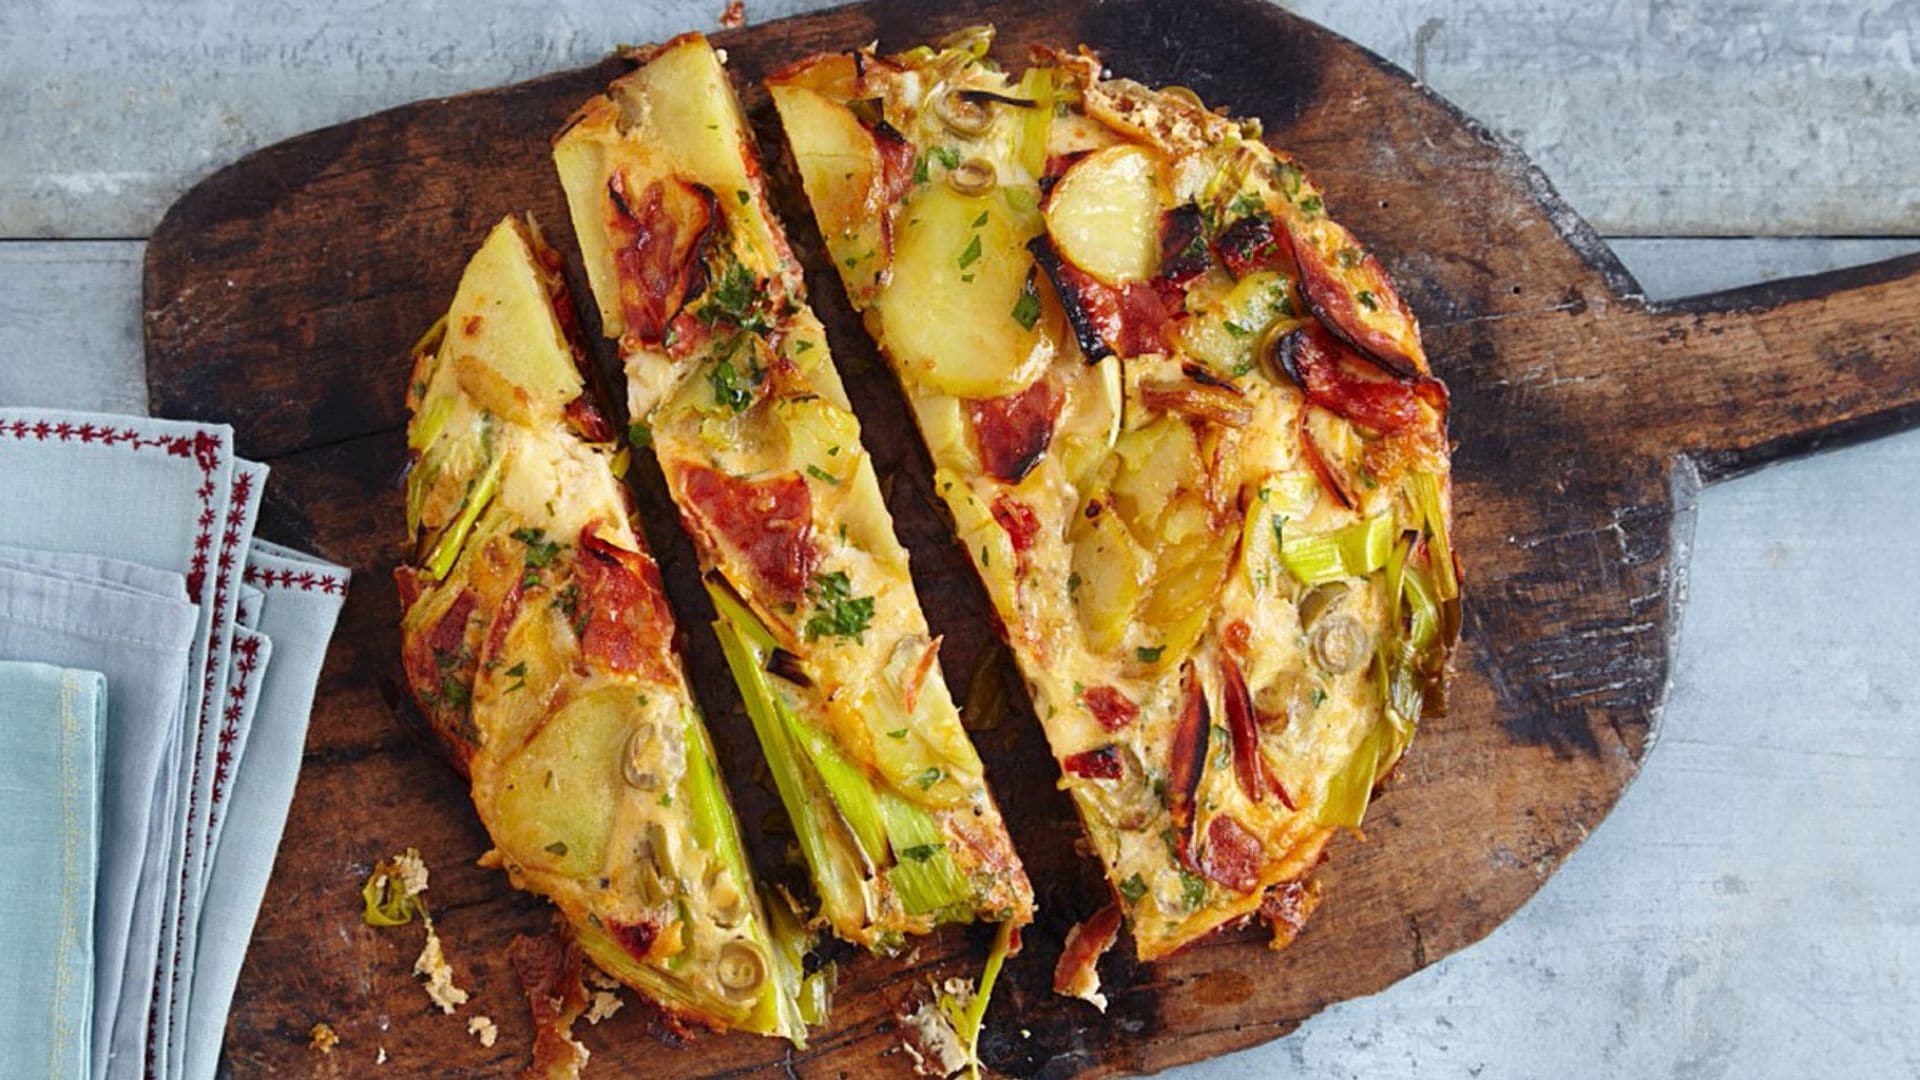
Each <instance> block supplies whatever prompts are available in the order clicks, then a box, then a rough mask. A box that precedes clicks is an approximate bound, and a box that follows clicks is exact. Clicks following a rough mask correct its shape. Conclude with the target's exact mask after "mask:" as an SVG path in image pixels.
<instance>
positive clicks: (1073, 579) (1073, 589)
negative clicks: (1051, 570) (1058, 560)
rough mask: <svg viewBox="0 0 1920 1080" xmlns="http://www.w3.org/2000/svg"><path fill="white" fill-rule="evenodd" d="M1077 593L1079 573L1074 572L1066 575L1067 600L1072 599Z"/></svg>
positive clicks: (1078, 589)
mask: <svg viewBox="0 0 1920 1080" xmlns="http://www.w3.org/2000/svg"><path fill="white" fill-rule="evenodd" d="M1079 591H1080V571H1078V570H1075V571H1074V572H1073V573H1071V574H1068V575H1067V599H1069V600H1071V599H1073V595H1074V594H1075V593H1077V592H1079Z"/></svg>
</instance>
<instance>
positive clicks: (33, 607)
mask: <svg viewBox="0 0 1920 1080" xmlns="http://www.w3.org/2000/svg"><path fill="white" fill-rule="evenodd" d="M185 588H186V586H185V579H184V578H183V577H182V576H181V575H179V574H175V573H169V572H166V571H161V570H154V569H152V568H150V567H144V566H140V565H137V564H134V563H127V562H123V561H120V560H115V559H106V558H101V557H99V556H92V555H75V554H71V553H64V552H36V551H30V550H25V549H21V548H17V547H12V546H0V660H38V661H44V662H48V663H53V664H58V665H61V666H64V667H80V666H86V667H91V668H95V669H98V670H100V671H102V672H103V673H104V674H105V675H106V677H107V680H108V684H109V685H110V686H112V687H113V688H114V693H113V697H112V704H111V707H110V708H109V709H108V711H107V733H106V736H105V740H104V745H103V748H102V758H103V760H104V761H105V762H106V784H105V788H104V790H103V794H102V798H101V802H102V806H101V827H100V834H101V835H100V869H99V885H98V894H97V900H96V909H95V915H94V959H95V967H96V977H95V979H94V993H95V1008H94V1026H93V1041H94V1046H93V1056H92V1059H93V1066H94V1071H95V1073H96V1075H101V1076H104V1075H105V1074H106V1071H107V1065H108V1060H109V1057H110V1050H111V1039H112V1034H113V1018H114V1014H115V1013H116V1012H117V1011H118V1010H119V1009H121V1008H123V1007H127V1008H134V1009H137V1010H138V1011H139V1012H141V1013H145V1012H146V1010H147V1008H148V1005H149V1003H150V1001H151V999H152V994H153V968H154V962H155V960H156V958H157V956H158V952H159V912H160V910H161V906H162V905H161V899H162V895H163V893H162V890H163V886H164V881H163V878H164V876H165V875H164V870H165V868H166V865H167V861H168V845H167V835H168V830H167V828H166V826H167V824H168V823H169V822H170V820H171V819H170V818H169V817H168V816H167V813H168V811H169V809H170V806H171V800H169V799H166V798H165V797H164V796H165V794H166V793H167V792H170V791H171V779H172V775H173V774H172V773H170V772H164V771H163V770H164V768H165V765H166V762H167V760H168V757H169V753H168V752H169V750H170V748H171V747H172V745H173V744H174V743H175V742H176V741H177V740H176V739H175V733H176V731H177V730H178V728H179V725H180V718H181V715H182V710H183V709H184V707H185V703H186V692H187V671H188V666H189V664H190V662H191V656H192V646H193V636H194V627H195V624H196V621H197V618H198V612H197V611H196V610H195V608H194V606H193V605H192V604H189V603H188V602H187V601H186V599H185V598H184V594H185ZM163 778H164V779H165V780H166V781H167V782H166V783H163V782H162V781H163ZM156 808H157V810H156ZM134 1060H135V1061H136V1062H137V1060H138V1057H137V1055H136V1056H135V1059H134Z"/></svg>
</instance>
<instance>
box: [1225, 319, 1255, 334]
mask: <svg viewBox="0 0 1920 1080" xmlns="http://www.w3.org/2000/svg"><path fill="white" fill-rule="evenodd" d="M1220 325H1221V326H1224V327H1226V328H1227V333H1229V334H1232V335H1233V336H1234V337H1237V338H1243V337H1251V336H1252V335H1253V331H1251V330H1249V329H1247V328H1246V327H1244V326H1241V325H1240V324H1239V323H1237V322H1234V321H1233V320H1232V319H1224V320H1222V321H1221V323H1220Z"/></svg>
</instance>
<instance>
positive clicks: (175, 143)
mask: <svg viewBox="0 0 1920 1080" xmlns="http://www.w3.org/2000/svg"><path fill="white" fill-rule="evenodd" d="M815 2H817V0H802V2H797V3H796V2H794V0H783V2H781V3H779V4H768V3H755V4H754V5H753V6H752V8H751V9H750V11H749V15H750V16H751V17H752V18H754V19H764V18H771V17H774V16H776V15H780V14H785V13H787V12H788V11H790V10H794V9H797V8H801V7H807V6H814V4H815ZM720 6H721V0H710V2H709V3H707V4H704V5H703V6H701V7H698V8H676V7H674V6H673V5H670V4H668V3H665V2H664V0H637V2H629V3H625V4H608V3H587V2H584V0H568V2H565V3H552V2H546V0H468V2H465V3H459V4H449V3H442V4H427V5H423V6H421V7H418V8H402V7H400V6H399V5H383V4H378V3H365V2H359V3H345V4H334V5H326V4H307V3H290V2H276V3H264V4H257V5H251V6H249V5H233V4H228V3H217V2H214V0H193V2H188V3H170V2H168V3H163V2H154V0H124V2H120V3H90V4H81V3H72V4H62V3H58V2H53V0H9V2H8V3H6V4H4V5H0V101H5V102H7V103H8V104H9V108H7V109H6V110H4V111H0V402H5V403H8V404H29V403H30V404H46V405H68V406H75V407H87V408H108V409H120V410H127V411H143V410H144V408H145V404H146V388H145V383H144V379H143V375H142V369H141V360H140V327H139V268H140V259H141V254H142V249H143V244H142V241H141V239H140V238H142V237H144V236H145V235H147V233H148V232H149V230H150V229H151V228H152V226H153V224H154V223H155V222H156V221H157V220H158V219H159V216H160V213H161V212H162V210H164V209H165V207H166V205H167V204H168V203H169V202H170V201H171V200H172V199H173V198H174V196H175V195H177V194H178V193H179V192H180V191H181V190H182V189H184V188H185V187H186V186H187V185H189V184H191V183H192V182H193V181H194V180H195V179H197V178H198V177H200V176H201V175H203V174H205V173H206V172H208V171H209V170H210V169H212V168H214V167H216V166H218V165H220V164H223V163H225V162H227V161H230V160H232V159H233V158H235V157H238V156H239V155H240V154H242V153H244V152H245V151H247V150H249V149H251V148H253V147H256V146H259V145H262V144H265V143H269V142H272V141H274V140H277V139H280V138H283V137H285V136H288V135H292V134H294V133H296V132H299V131H302V130H305V129H308V128H312V127H316V126H319V125H322V124H326V123H331V122H333V121H336V120H341V119H346V118H348V117H351V116H354V115H357V114H360V113H364V112H368V111H371V110H373V109H376V108H380V107H383V106H386V105H391V104H397V103H399V102H403V101H407V100H411V99H414V98H419V97H427V96H432V95H436V94H443V93H450V92H455V91H459V90H465V89H471V88H476V87H482V86H487V85H492V84H495V83H500V82H505V81H509V80H513V79H519V78H525V77H527V76H530V75H533V74H536V73H539V72H543V71H547V70H551V69H555V68H560V67H566V66H572V65H577V64H580V63H584V62H586V61H588V60H591V59H593V58H595V57H597V56H599V55H600V54H602V53H604V52H605V51H606V50H607V49H609V48H610V47H611V46H613V45H614V44H616V43H619V42H629V41H643V40H648V39H653V38H659V37H663V36H666V35H668V34H671V33H673V32H675V31H678V30H682V29H689V28H696V27H710V26H711V25H712V24H713V21H714V18H715V17H716V16H717V15H718V12H719V8H720ZM1292 6H1293V7H1294V8H1295V9H1296V10H1298V11H1300V12H1301V13H1302V14H1305V15H1307V16H1309V17H1311V18H1314V19H1317V20H1319V21H1321V22H1323V23H1326V24H1327V25H1329V26H1331V27H1332V28H1334V29H1335V30H1338V31H1339V32H1341V33H1343V34H1346V35H1347V36H1349V37H1352V38H1354V39H1355V40H1357V41H1360V42H1361V43H1363V44H1366V45H1368V46H1370V47H1372V48H1373V49H1375V50H1376V51H1379V52H1381V53H1383V54H1385V55H1386V56H1388V57H1390V58H1392V59H1393V60H1395V61H1396V62H1398V63H1399V64H1401V65H1402V66H1404V67H1406V68H1408V69H1409V70H1411V71H1413V72H1414V73H1415V74H1416V75H1418V76H1420V77H1421V78H1423V79H1425V80H1427V81H1428V82H1429V83H1431V84H1432V85H1433V86H1434V87H1435V88H1436V89H1437V90H1438V91H1439V92H1440V93H1442V94H1443V95H1445V96H1447V97H1449V98H1451V99H1453V100H1454V101H1455V102H1457V103H1458V104H1460V105H1461V106H1462V107H1464V108H1465V109H1466V110H1467V111H1468V112H1469V113H1472V114H1474V115H1475V116H1478V117H1479V118H1481V119H1482V120H1484V121H1486V122H1487V123H1488V124H1489V125H1491V126H1492V127H1494V128H1495V129H1497V130H1499V131H1501V132H1502V133H1504V134H1506V135H1508V136H1509V137H1511V138H1513V139H1514V140H1515V141H1517V142H1519V143H1520V144H1521V145H1522V146H1523V147H1524V148H1525V149H1526V150H1527V151H1528V152H1529V153H1530V154H1532V155H1533V157H1534V158H1535V160H1536V161H1538V162H1539V163H1540V165H1541V166H1542V167H1543V168H1544V169H1545V171H1546V172H1547V174H1548V175H1549V176H1551V177H1552V178H1553V179H1554V180H1555V182H1556V183H1557V184H1558V185H1559V187H1560V190H1561V191H1562V192H1563V193H1564V194H1565V195H1566V196H1567V197H1568V199H1569V201H1570V202H1571V203H1572V204H1573V205H1574V206H1575V207H1576V208H1577V209H1578V210H1580V211H1581V212H1582V213H1583V214H1584V215H1585V216H1586V217H1587V218H1588V220H1590V221H1591V222H1592V223H1593V224H1594V225H1595V226H1596V227H1597V228H1598V229H1599V230H1600V231H1601V232H1602V233H1603V234H1605V235H1607V236H1609V237H1610V238H1613V239H1614V243H1615V248H1616V250H1618V251H1619V253H1620V255H1621V257H1622V258H1623V259H1624V260H1625V261H1626V263H1627V264H1628V266H1629V267H1631V268H1632V270H1633V271H1634V272H1635V273H1636V274H1637V275H1639V277H1640V280H1641V282H1642V284H1643V285H1645V287H1646V291H1647V292H1648V293H1649V295H1652V296H1656V297H1665V296H1680V295H1686V294H1689V293H1694V292H1701V291H1706V290H1712V289H1719V288H1725V287H1729V286H1734V285H1740V284H1745V283H1749V282H1753V281H1758V280H1762V279H1766V278H1772V277H1779V276H1784V275H1789V274H1797V273H1807V272H1812V271H1816V270H1822V269H1827V268H1830V267H1835V266H1844V265H1849V264H1852V263H1859V262H1867V261H1871V260H1874V259H1880V258H1886V257H1890V256H1893V255H1897V254H1902V253H1904V252H1907V251H1911V250H1914V249H1916V248H1920V5H1916V4H1915V3H1913V2H1911V0H1899V2H1893V0H1868V2H1862V3H1851V4H1840V3H1825V2H1823V3H1805V2H1801V3H1795V2H1793V0H1744V2H1742V0H1704V2H1695V3H1674V2H1672V0H1621V2H1617V3H1608V4H1597V5H1596V4H1574V3H1565V4H1560V3H1553V2H1549V0H1429V2H1428V3H1426V4H1417V3H1414V2H1412V0H1368V2H1350V0H1302V2H1298V3H1294V4H1293V5H1292ZM236 7H240V8H250V9H249V10H245V11H236ZM1357 224H1359V225H1360V226H1361V228H1362V231H1364V222H1358V223H1357ZM1916 535H1920V434H1915V435H1908V436H1905V437H1898V438H1893V439H1888V440H1885V441H1883V442H1879V443H1875V444H1872V445H1869V446H1865V447H1860V448H1856V449H1851V450H1847V451H1845V452H1843V453H1838V454H1833V455H1830V456H1827V457H1822V458H1817V459H1814V460H1810V461H1805V462H1802V463H1799V464H1795V465H1789V466H1784V467H1780V468H1776V469H1773V470H1770V471H1768V472H1765V473H1763V474H1760V475H1758V476H1754V477H1750V478H1748V479H1744V480H1740V481H1736V482H1734V483H1730V484H1727V485H1724V486H1722V487H1718V488H1714V489H1711V490H1709V491H1708V492H1706V493H1705V495H1704V496H1703V497H1702V498H1701V500H1700V507H1699V518H1698V526H1697V531H1696V535H1695V538H1694V542H1695V554H1694V559H1693V564H1692V565H1693V573H1692V590H1691V593H1692V596H1691V600H1690V602H1689V605H1688V609H1687V612H1686V624H1685V629H1684V631H1683V633H1682V635H1681V641H1680V648H1679V659H1678V663H1677V666H1676V672H1675V679H1674V686H1673V694H1672V699H1671V702H1670V704H1669V706H1668V708H1667V711H1666V717H1665V721H1664V725H1663V727H1662V730H1661V735H1660V739H1659V744H1658V746H1657V748H1656V749H1655V750H1654V752H1653V753H1652V755H1651V756H1650V757H1649V759H1648V763H1647V766H1646V769H1645V772H1644V773H1643V774H1642V776H1641V778H1640V779H1639V780H1638V781H1637V782H1636V783H1635V785H1634V786H1633V787H1632V789H1631V790H1629V791H1628V792H1627V794H1626V797H1625V798H1624V799H1623V800H1622V801H1621V803H1620V805H1619V808H1618V809H1617V810H1616V812H1615V813H1614V814H1613V816H1612V817H1610V818H1609V819H1608V820H1607V822H1606V824H1605V826H1604V827H1602V828H1601V829H1600V830H1599V831H1598V832H1597V833H1596V834H1595V835H1594V837H1593V839H1592V840H1591V841H1589V842H1588V843H1587V844H1586V845H1585V846H1584V847H1582V848H1581V849H1580V851H1579V852H1578V853H1577V854H1576V855H1575V856H1574V857H1573V858H1572V859H1571V860H1570V861H1569V862H1568V863H1567V865H1566V867H1565V868H1564V869H1563V870H1561V872H1560V873H1559V875H1558V876H1556V877H1555V878H1554V879H1553V880H1552V881H1551V882H1549V883H1548V884H1547V885H1546V887H1545V888H1544V889H1542V891H1541V892H1540V894H1539V896H1538V897H1537V898H1536V899H1535V900H1534V901H1533V902H1532V903H1531V904H1529V905H1528V906H1527V907H1526V908H1524V909H1523V910H1522V911H1521V912H1520V913H1519V914H1518V915H1517V916H1516V917H1515V918H1514V919H1513V920H1512V921H1511V922H1509V923H1508V924H1507V925H1505V926H1504V927H1502V928H1501V929H1500V930H1498V931H1496V932H1495V933H1494V934H1493V935H1492V936H1491V937H1490V938H1488V939H1487V940H1486V941H1485V942H1483V943H1482V944H1480V945H1478V946H1475V947H1473V948H1471V949H1468V950H1467V951H1465V952H1463V953H1460V954H1458V955H1456V956H1453V957H1451V958H1449V959H1447V960H1445V961H1442V962H1441V963H1439V964H1436V965H1435V966H1434V967H1432V968H1430V969H1428V970H1426V971H1424V972H1422V973H1420V974H1419V975H1416V976H1414V977H1412V978H1410V979H1408V980H1406V981H1404V982H1402V983H1400V984H1398V985H1396V986H1394V987H1393V988H1391V989H1390V990H1388V991H1386V992H1385V993H1382V994H1380V995H1378V996H1376V997H1373V998H1369V999H1366V1000H1361V1001H1354V1002H1349V1003H1347V1004H1345V1005H1341V1006H1339V1007H1337V1008H1334V1009H1332V1010H1330V1011H1328V1012H1327V1013H1325V1014H1323V1015H1321V1016H1320V1017H1318V1018H1316V1019H1314V1020H1313V1021H1311V1022H1310V1023H1308V1024H1307V1025H1306V1026H1305V1027H1304V1028H1303V1029H1302V1030H1301V1031H1300V1032H1298V1033H1297V1034H1295V1035H1293V1036H1292V1037H1290V1038H1287V1039H1284V1040H1281V1041H1280V1042H1278V1043H1274V1044H1272V1045H1269V1046H1266V1047H1262V1048H1259V1049H1256V1050H1251V1051H1248V1052H1246V1053H1243V1054H1240V1055H1236V1056H1234V1057H1231V1058H1227V1059H1224V1060H1220V1061H1216V1062H1213V1063H1210V1064H1207V1065H1204V1066H1197V1067H1194V1068H1192V1069H1189V1070H1184V1074H1185V1075H1190V1076H1194V1077H1226V1076H1240V1075H1252V1074H1272V1073H1279V1072H1283V1071H1284V1072H1285V1073H1287V1074H1290V1075H1304V1076H1312V1077H1344V1076H1366V1077H1376V1076H1415V1077H1440V1076H1448V1077H1452V1076H1460V1075H1470V1076H1488V1077H1537V1076H1549V1075H1560V1076H1597V1075H1627V1074H1633V1075H1652V1076H1677V1077H1689V1078H1710V1077H1800V1076H1807V1075H1816V1076H1846V1075H1853V1076H1887V1075H1894V1074H1902V1075H1914V1074H1916V1073H1920V1027H1916V1024H1915V1022H1914V1019H1915V1017H1917V1016H1920V869H1916V865H1915V861H1914V859H1913V852H1914V850H1915V845H1914V840H1913V838H1914V837H1915V836H1916V835H1920V798H1917V797H1916V795H1915V792H1916V791H1920V680H1917V679H1916V678H1915V673H1916V671H1920V586H1917V585H1916V574H1915V572H1914V571H1913V569H1912V568H1911V564H1912V561H1913V554H1912V553H1913V549H1914V541H1913V538H1914V537H1915V536H1916ZM343 1050H344V1051H345V1052H349V1053H355V1052H358V1053H365V1054H367V1055H369V1057H370V1055H371V1054H372V1048H367V1047H360V1048H355V1047H346V1048H343Z"/></svg>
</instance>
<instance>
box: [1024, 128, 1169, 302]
mask: <svg viewBox="0 0 1920 1080" xmlns="http://www.w3.org/2000/svg"><path fill="white" fill-rule="evenodd" d="M1161 171H1162V170H1161V163H1160V160H1159V158H1158V157H1156V156H1155V155H1154V154H1153V153H1152V152H1151V151H1149V150H1147V149H1145V148H1143V147H1139V146H1109V147H1107V148H1106V149H1104V150H1096V151H1094V152H1093V153H1091V154H1088V155H1087V156H1086V157H1084V158H1081V159H1080V160H1079V161H1078V162H1076V163H1074V165H1073V167H1072V168H1070V169H1068V170H1067V174H1066V175H1065V176H1063V177H1061V179H1060V183H1059V184H1058V185H1057V186H1056V187H1055V188H1054V189H1053V193H1052V194H1051V195H1050V196H1048V198H1047V211H1046V213H1047V232H1048V233H1050V234H1051V235H1052V236H1053V243H1054V246H1055V247H1056V248H1057V249H1058V250H1059V252H1060V255H1061V256H1062V257H1063V258H1065V259H1066V260H1067V261H1068V262H1071V263H1072V264H1073V265H1075V266H1077V267H1079V268H1080V269H1082V270H1085V271H1086V272H1087V273H1089V274H1092V275H1093V276H1094V277H1096V278H1099V279H1100V280H1101V281H1103V282H1105V283H1107V284H1108V285H1125V284H1127V283H1129V282H1133V281H1144V280H1146V279H1147V278H1150V277H1152V276H1153V274H1154V271H1155V270H1157V269H1158V268H1159V265H1160V213H1161V211H1162V210H1164V209H1166V207H1167V204H1168V201H1169V200H1168V197H1167V190H1166V184H1165V182H1164V181H1163V180H1162V179H1161Z"/></svg>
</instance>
